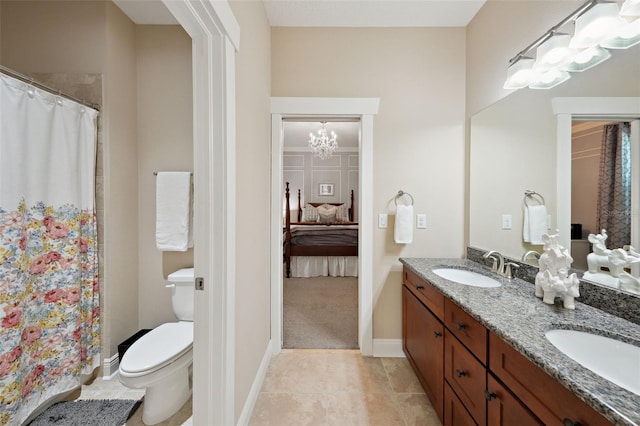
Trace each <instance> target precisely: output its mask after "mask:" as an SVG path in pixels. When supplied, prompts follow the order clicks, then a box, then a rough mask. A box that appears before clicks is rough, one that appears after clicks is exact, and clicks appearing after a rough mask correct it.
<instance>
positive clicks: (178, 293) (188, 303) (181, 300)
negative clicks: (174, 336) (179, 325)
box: [167, 268, 195, 321]
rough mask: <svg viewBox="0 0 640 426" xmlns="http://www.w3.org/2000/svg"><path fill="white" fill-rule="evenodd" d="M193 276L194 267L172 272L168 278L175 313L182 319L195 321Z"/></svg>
mask: <svg viewBox="0 0 640 426" xmlns="http://www.w3.org/2000/svg"><path fill="white" fill-rule="evenodd" d="M193 277H194V275H193V268H184V269H179V270H177V271H175V272H172V273H171V274H169V276H168V278H167V281H169V285H168V287H171V306H172V307H173V313H174V314H176V317H178V320H180V321H193V296H194V291H195V290H194V280H193Z"/></svg>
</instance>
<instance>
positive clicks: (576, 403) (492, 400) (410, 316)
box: [402, 268, 611, 426]
mask: <svg viewBox="0 0 640 426" xmlns="http://www.w3.org/2000/svg"><path fill="white" fill-rule="evenodd" d="M403 282H404V285H403V287H402V343H403V350H404V352H405V354H406V356H407V359H408V360H409V363H410V364H411V366H412V367H413V369H414V371H415V372H416V375H417V376H418V379H419V380H420V383H421V384H422V387H423V388H424V390H425V393H426V394H427V396H428V398H429V400H430V401H431V404H432V405H433V407H434V409H435V411H436V413H437V414H438V417H439V418H440V420H441V421H442V422H443V423H444V425H445V426H466V425H469V426H473V425H476V426H485V425H489V426H494V425H504V426H511V425H518V426H529V425H563V424H580V425H581V426H600V425H611V422H609V421H608V420H607V419H605V418H604V417H603V416H602V415H601V414H599V413H598V412H597V411H595V410H594V409H593V408H591V407H590V406H589V405H587V404H586V403H585V402H583V401H582V400H580V399H579V398H578V397H577V396H576V395H574V394H573V393H572V392H571V391H569V390H568V389H567V388H565V387H564V386H563V385H561V384H560V383H558V382H557V381H556V380H555V379H553V378H552V377H551V376H549V375H548V374H547V373H546V372H544V371H543V370H542V369H540V368H539V367H538V366H536V365H535V364H533V363H532V362H531V361H529V360H528V359H527V358H526V357H524V356H523V355H521V354H520V353H519V352H518V351H516V350H515V349H513V348H512V347H511V346H510V345H508V344H507V343H505V342H504V341H503V340H502V339H501V338H499V337H498V336H496V335H495V334H493V333H491V332H489V331H488V330H487V329H486V328H485V327H484V326H483V325H482V324H480V323H479V322H478V321H476V320H475V319H474V318H473V317H472V316H471V315H469V314H468V313H467V312H465V311H464V310H462V309H461V308H460V307H459V306H458V305H456V304H455V303H453V302H452V301H451V300H449V299H447V298H445V297H444V295H443V294H442V293H441V292H440V291H439V290H438V289H437V288H435V287H434V286H432V285H431V284H429V283H428V282H426V281H425V280H423V279H421V278H419V277H418V276H417V275H416V274H415V273H413V272H411V271H410V270H408V269H407V268H405V269H404V272H403Z"/></svg>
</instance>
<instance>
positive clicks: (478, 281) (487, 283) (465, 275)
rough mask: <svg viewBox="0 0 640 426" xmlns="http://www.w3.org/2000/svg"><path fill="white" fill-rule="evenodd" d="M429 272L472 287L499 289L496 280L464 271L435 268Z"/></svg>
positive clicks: (498, 282) (498, 283)
mask: <svg viewBox="0 0 640 426" xmlns="http://www.w3.org/2000/svg"><path fill="white" fill-rule="evenodd" d="M431 272H433V273H434V274H436V275H438V276H440V277H442V278H444V279H447V280H449V281H453V282H456V283H458V284H464V285H468V286H472V287H500V285H501V284H500V281H498V280H494V279H493V278H491V277H488V276H486V275H482V274H479V273H477V272H473V271H468V270H466V269H456V268H435V269H432V270H431Z"/></svg>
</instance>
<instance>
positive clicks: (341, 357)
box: [76, 349, 441, 426]
mask: <svg viewBox="0 0 640 426" xmlns="http://www.w3.org/2000/svg"><path fill="white" fill-rule="evenodd" d="M143 395H144V390H137V389H128V388H126V387H124V386H123V385H122V384H120V382H119V381H118V379H112V380H102V379H95V380H94V381H93V382H92V383H90V384H87V385H84V386H83V387H82V390H81V391H80V395H79V396H76V398H78V399H139V398H141V397H142V396H143ZM143 404H144V402H143ZM142 425H143V423H142V406H141V407H140V408H138V410H137V411H136V412H135V413H134V415H133V416H132V417H131V418H130V419H129V421H128V422H127V424H126V426H142ZM180 425H182V426H190V425H192V419H191V400H189V401H188V402H187V403H186V404H185V405H184V407H183V408H182V409H181V410H180V411H179V412H178V413H177V414H176V415H174V416H173V417H172V418H170V419H169V420H167V421H165V422H162V423H160V426H180ZM249 425H250V426H288V425H292V426H300V425H307V426H316V425H317V426H321V425H325V426H348V425H362V426H396V425H397V426H413V425H416V426H417V425H420V426H441V423H440V421H439V420H438V417H437V415H436V413H435V411H434V410H433V408H432V407H431V404H430V403H429V400H428V399H427V397H426V395H425V394H424V392H423V391H422V388H421V386H420V383H419V382H418V379H417V378H416V376H415V374H414V373H413V370H411V366H410V365H409V362H408V361H407V360H406V359H404V358H370V357H362V356H361V355H360V353H359V351H357V350H305V349H295V350H294V349H289V350H283V351H282V353H281V354H280V355H278V356H276V357H275V358H273V360H272V361H271V364H270V365H269V368H268V370H267V375H266V378H265V381H264V383H263V385H262V389H261V390H260V394H259V396H258V400H257V401H256V405H255V407H254V409H253V414H252V416H251V419H250V421H249Z"/></svg>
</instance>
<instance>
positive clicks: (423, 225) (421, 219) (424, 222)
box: [416, 213, 427, 229]
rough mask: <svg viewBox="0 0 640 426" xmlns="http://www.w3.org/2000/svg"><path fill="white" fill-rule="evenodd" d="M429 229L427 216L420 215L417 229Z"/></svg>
mask: <svg viewBox="0 0 640 426" xmlns="http://www.w3.org/2000/svg"><path fill="white" fill-rule="evenodd" d="M426 227H427V215H426V214H424V213H420V214H418V215H416V228H418V229H425V228H426Z"/></svg>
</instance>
